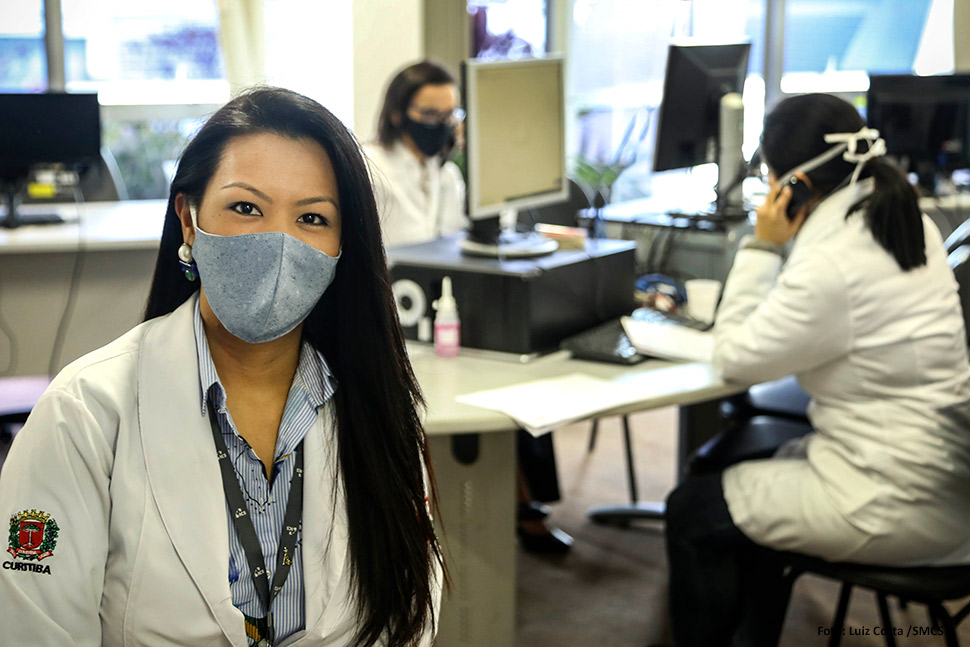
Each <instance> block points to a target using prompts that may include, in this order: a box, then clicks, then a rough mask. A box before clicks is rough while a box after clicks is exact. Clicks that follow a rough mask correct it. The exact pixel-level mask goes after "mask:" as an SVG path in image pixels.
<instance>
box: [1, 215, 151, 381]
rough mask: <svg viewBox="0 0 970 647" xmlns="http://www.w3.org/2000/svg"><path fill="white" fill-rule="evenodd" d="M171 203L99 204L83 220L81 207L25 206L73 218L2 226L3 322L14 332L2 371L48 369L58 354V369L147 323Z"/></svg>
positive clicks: (6, 343)
mask: <svg viewBox="0 0 970 647" xmlns="http://www.w3.org/2000/svg"><path fill="white" fill-rule="evenodd" d="M165 207H166V203H165V201H163V200H138V201H126V202H92V203H88V204H85V205H82V206H81V208H80V219H78V207H77V206H75V205H73V204H63V205H43V206H42V207H40V206H38V205H28V206H24V207H22V208H21V209H22V211H24V212H29V211H32V210H43V211H56V212H58V213H59V214H61V215H62V216H63V217H65V218H66V219H67V220H68V221H69V222H67V223H65V224H60V225H35V226H26V227H20V228H18V229H13V230H7V229H0V319H2V320H3V322H5V323H6V324H7V326H8V327H9V328H10V332H11V333H12V334H8V333H6V332H4V330H3V328H2V327H0V375H32V374H47V372H48V366H49V365H50V364H51V354H52V352H56V354H57V357H54V358H53V359H54V362H53V364H54V367H53V368H54V371H55V372H56V371H57V370H60V369H61V368H62V367H63V366H64V365H65V364H67V363H68V362H70V361H71V360H73V359H75V358H77V357H80V356H81V355H83V354H84V353H86V352H88V351H91V350H94V349H95V348H99V347H101V346H103V345H104V344H106V343H108V342H110V341H111V340H112V339H115V338H116V337H118V336H120V335H121V334H123V333H124V332H126V331H127V330H129V329H130V328H131V327H132V326H134V325H135V324H137V323H138V322H139V321H140V320H141V316H142V314H143V312H144V309H145V302H146V300H147V297H148V288H149V285H150V284H151V276H152V272H153V270H154V267H155V258H156V256H157V254H158V241H159V239H160V238H161V232H162V223H163V221H164V217H165ZM72 220H73V222H72ZM75 271H76V275H75ZM72 285H73V287H74V293H73V297H74V298H73V302H72V303H70V304H69V298H70V297H71V296H72V289H71V288H72ZM69 305H70V308H69V310H70V311H69V312H67V315H68V316H67V318H65V317H64V315H65V312H66V310H67V309H68V306H69ZM62 323H63V326H64V329H63V332H62V337H63V343H62V345H61V347H60V350H59V352H58V351H57V350H56V349H55V339H56V337H57V333H58V328H59V327H60V326H61V325H62ZM10 337H13V339H12V340H11V338H10ZM11 353H13V354H14V355H15V356H16V357H15V358H14V359H15V361H14V365H13V366H11V367H10V368H9V369H7V367H8V365H9V364H10V363H11V362H10V359H11ZM5 369H6V370H5Z"/></svg>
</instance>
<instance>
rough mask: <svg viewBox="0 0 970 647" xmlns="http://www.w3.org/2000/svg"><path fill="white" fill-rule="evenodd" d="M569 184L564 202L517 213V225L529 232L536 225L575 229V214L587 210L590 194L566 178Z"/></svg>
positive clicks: (590, 201)
mask: <svg viewBox="0 0 970 647" xmlns="http://www.w3.org/2000/svg"><path fill="white" fill-rule="evenodd" d="M567 182H568V184H569V198H567V200H566V202H562V203H559V204H551V205H547V206H545V207H539V208H537V209H525V210H523V211H520V212H519V218H518V224H519V225H520V226H523V227H525V228H527V229H529V230H531V229H532V228H533V227H534V226H535V225H536V223H539V222H542V223H546V224H549V225H561V226H563V227H575V226H576V223H577V214H578V213H579V212H580V211H583V210H584V209H589V207H590V205H591V204H592V199H591V197H590V196H591V194H592V192H591V191H589V190H588V189H586V188H584V187H583V186H582V185H580V184H579V183H578V182H577V181H576V180H574V179H572V178H567Z"/></svg>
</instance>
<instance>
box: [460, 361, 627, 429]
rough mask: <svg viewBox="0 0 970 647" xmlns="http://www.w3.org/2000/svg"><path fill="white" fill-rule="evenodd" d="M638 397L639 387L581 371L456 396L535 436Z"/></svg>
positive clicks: (463, 401) (461, 400)
mask: <svg viewBox="0 0 970 647" xmlns="http://www.w3.org/2000/svg"><path fill="white" fill-rule="evenodd" d="M642 399H643V394H642V393H640V390H639V389H633V388H631V387H629V386H626V385H623V384H617V383H616V382H611V381H609V380H604V379H600V378H596V377H592V376H590V375H585V374H583V373H571V374H569V375H563V376H561V377H555V378H550V379H547V380H536V381H533V382H525V383H522V384H516V385H514V386H507V387H502V388H499V389H489V390H487V391H478V392H476V393H469V394H467V395H463V396H460V397H458V401H459V402H462V403H465V404H470V405H473V406H476V407H482V408H484V409H491V410H493V411H499V412H501V413H504V414H505V415H507V416H509V417H510V418H512V419H514V420H515V421H516V422H518V423H519V424H521V425H522V427H523V428H524V429H525V430H526V431H528V432H529V433H531V434H533V435H535V436H538V435H540V434H544V433H546V432H548V431H551V430H553V429H555V428H556V427H560V426H562V425H565V424H568V423H570V422H575V421H577V420H582V419H583V418H588V417H590V416H592V415H594V414H596V413H599V412H600V411H606V410H608V409H613V408H615V407H619V406H623V405H625V404H632V403H634V402H638V401H640V400H642Z"/></svg>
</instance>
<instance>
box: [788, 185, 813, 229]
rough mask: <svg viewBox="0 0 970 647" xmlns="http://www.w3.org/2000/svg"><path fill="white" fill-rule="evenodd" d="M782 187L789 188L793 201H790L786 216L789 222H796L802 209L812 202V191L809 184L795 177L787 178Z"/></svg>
mask: <svg viewBox="0 0 970 647" xmlns="http://www.w3.org/2000/svg"><path fill="white" fill-rule="evenodd" d="M781 185H782V188H784V187H785V186H787V187H789V188H790V189H791V199H790V200H789V201H788V208H787V210H786V215H787V216H788V219H789V220H794V219H795V218H796V217H797V216H798V212H799V211H801V209H802V207H804V206H805V205H806V204H808V203H809V201H811V199H812V190H811V189H810V188H809V187H808V185H807V184H805V183H804V182H802V181H801V180H799V179H798V178H797V177H796V176H794V175H790V176H788V177H787V178H785V179H784V180H783V181H782V183H781Z"/></svg>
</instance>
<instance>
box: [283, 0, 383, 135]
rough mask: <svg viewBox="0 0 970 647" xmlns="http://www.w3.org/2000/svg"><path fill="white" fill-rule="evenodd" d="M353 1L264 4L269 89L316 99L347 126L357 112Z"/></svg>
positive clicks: (290, 0)
mask: <svg viewBox="0 0 970 647" xmlns="http://www.w3.org/2000/svg"><path fill="white" fill-rule="evenodd" d="M351 1H352V0H265V21H266V74H267V77H268V81H269V83H271V84H273V85H280V86H283V87H285V88H290V89H291V90H296V91H297V92H300V93H302V94H305V95H307V96H308V97H311V98H313V99H316V100H317V101H319V102H320V103H322V104H323V105H324V106H326V107H327V108H329V109H330V111H331V112H333V113H334V114H335V115H336V116H337V117H338V118H339V119H340V120H341V121H343V122H344V123H345V124H347V125H350V124H351V120H352V119H353V112H354V97H353V93H352V91H351V88H353V86H354V76H353V71H354V60H353V47H352V44H353V36H354V25H353V20H352V14H351ZM358 1H359V0H358ZM354 4H355V5H356V4H358V2H354ZM361 4H366V3H363V2H361Z"/></svg>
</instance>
